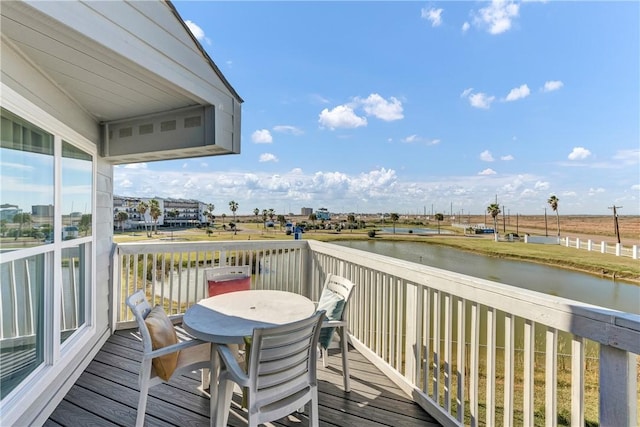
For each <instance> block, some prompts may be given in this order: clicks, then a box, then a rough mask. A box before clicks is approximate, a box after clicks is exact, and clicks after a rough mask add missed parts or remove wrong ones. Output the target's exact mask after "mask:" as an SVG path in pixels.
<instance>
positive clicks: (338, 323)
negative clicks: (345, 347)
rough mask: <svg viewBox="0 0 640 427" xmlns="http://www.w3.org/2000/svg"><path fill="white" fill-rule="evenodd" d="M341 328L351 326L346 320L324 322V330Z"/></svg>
mask: <svg viewBox="0 0 640 427" xmlns="http://www.w3.org/2000/svg"><path fill="white" fill-rule="evenodd" d="M340 326H349V324H348V322H347V321H345V320H325V321H324V322H322V326H321V327H322V328H335V327H340Z"/></svg>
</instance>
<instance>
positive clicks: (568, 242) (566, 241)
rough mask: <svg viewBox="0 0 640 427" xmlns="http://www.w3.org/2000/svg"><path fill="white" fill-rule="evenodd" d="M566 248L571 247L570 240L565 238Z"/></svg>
mask: <svg viewBox="0 0 640 427" xmlns="http://www.w3.org/2000/svg"><path fill="white" fill-rule="evenodd" d="M565 243H566V246H567V247H569V246H570V245H571V239H570V238H569V236H567V240H565Z"/></svg>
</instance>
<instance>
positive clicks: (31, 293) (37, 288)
mask: <svg viewBox="0 0 640 427" xmlns="http://www.w3.org/2000/svg"><path fill="white" fill-rule="evenodd" d="M44 266H45V255H44V254H40V255H36V256H32V257H28V258H22V259H19V260H16V261H8V262H5V263H2V264H0V300H1V301H2V314H1V316H2V319H1V320H2V323H1V328H0V398H4V397H5V396H6V395H7V394H8V393H9V392H11V390H13V389H14V388H15V387H16V386H17V385H18V384H19V383H20V382H21V381H22V380H23V379H25V378H26V377H27V376H28V375H29V374H30V373H31V372H33V370H34V369H35V368H36V367H38V366H39V365H40V364H41V363H42V362H43V360H44V357H43V354H44V336H43V333H44V331H43V322H44V320H43V319H44V317H43V316H44V302H43V291H44Z"/></svg>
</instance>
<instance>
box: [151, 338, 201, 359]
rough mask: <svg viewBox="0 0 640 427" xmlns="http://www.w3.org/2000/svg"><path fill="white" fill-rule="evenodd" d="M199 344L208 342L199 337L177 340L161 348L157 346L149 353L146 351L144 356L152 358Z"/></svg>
mask: <svg viewBox="0 0 640 427" xmlns="http://www.w3.org/2000/svg"><path fill="white" fill-rule="evenodd" d="M201 344H208V343H207V341H202V340H199V339H193V340H189V341H182V342H179V343H177V344H173V345H168V346H166V347H162V348H159V349H157V350H153V351H152V352H150V353H146V354H145V355H144V357H145V358H147V359H153V358H155V357H159V356H164V355H165V354H171V353H175V352H176V351H178V350H182V349H185V348H189V347H193V346H196V345H201Z"/></svg>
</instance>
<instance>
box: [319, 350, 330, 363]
mask: <svg viewBox="0 0 640 427" xmlns="http://www.w3.org/2000/svg"><path fill="white" fill-rule="evenodd" d="M321 350H322V367H323V368H326V367H327V359H328V358H329V350H328V349H326V348H324V347H321Z"/></svg>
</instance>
